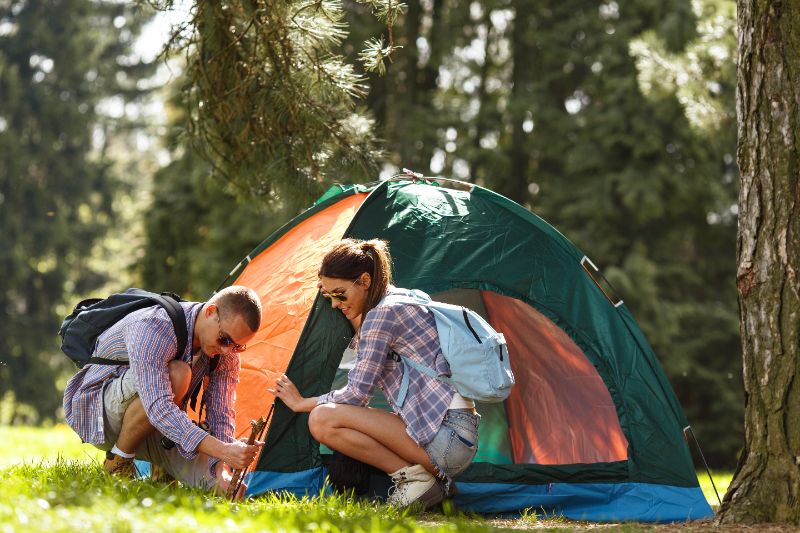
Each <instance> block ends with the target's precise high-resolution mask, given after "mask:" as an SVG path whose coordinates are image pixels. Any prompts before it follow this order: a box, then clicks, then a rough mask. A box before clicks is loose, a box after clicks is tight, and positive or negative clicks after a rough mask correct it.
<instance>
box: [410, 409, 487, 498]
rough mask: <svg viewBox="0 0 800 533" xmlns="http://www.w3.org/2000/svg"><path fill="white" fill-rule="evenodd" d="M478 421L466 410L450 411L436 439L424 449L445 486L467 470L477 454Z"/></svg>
mask: <svg viewBox="0 0 800 533" xmlns="http://www.w3.org/2000/svg"><path fill="white" fill-rule="evenodd" d="M480 418H481V417H480V415H477V414H473V413H472V412H471V411H468V410H464V409H450V410H448V411H447V413H446V414H445V415H444V420H442V426H441V427H440V428H439V431H438V432H437V433H436V436H435V437H433V440H432V441H430V442H429V443H428V444H426V445H425V446H424V447H425V451H426V452H428V457H429V458H430V460H431V463H433V465H434V466H436V467H437V468H438V470H439V472H440V473H441V474H442V477H444V478H446V481H447V482H448V486H449V482H450V480H451V478H452V477H453V476H457V475H458V474H460V473H461V472H463V471H464V470H466V469H467V467H468V466H469V465H470V463H472V459H474V458H475V454H476V453H477V452H478V422H479V421H480Z"/></svg>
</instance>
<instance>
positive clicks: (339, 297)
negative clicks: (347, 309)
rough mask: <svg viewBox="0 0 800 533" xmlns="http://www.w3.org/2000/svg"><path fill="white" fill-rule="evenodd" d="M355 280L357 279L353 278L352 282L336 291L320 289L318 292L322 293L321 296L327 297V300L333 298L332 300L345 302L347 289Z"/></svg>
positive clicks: (351, 286)
mask: <svg viewBox="0 0 800 533" xmlns="http://www.w3.org/2000/svg"><path fill="white" fill-rule="evenodd" d="M357 281H358V279H354V280H353V283H352V284H351V285H350V286H349V287H347V288H346V289H345V290H343V291H336V292H325V291H320V293H321V294H322V297H323V298H327V299H328V300H331V299H333V300H336V301H337V302H346V301H347V291H349V290H350V289H351V288H353V285H355V284H356V282H357Z"/></svg>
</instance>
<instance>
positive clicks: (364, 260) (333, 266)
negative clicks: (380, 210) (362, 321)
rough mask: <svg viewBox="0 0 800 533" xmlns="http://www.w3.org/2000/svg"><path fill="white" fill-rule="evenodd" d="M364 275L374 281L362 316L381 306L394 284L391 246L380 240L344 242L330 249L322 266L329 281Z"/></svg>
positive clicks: (368, 292) (343, 240) (323, 272)
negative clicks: (390, 286) (366, 274)
mask: <svg viewBox="0 0 800 533" xmlns="http://www.w3.org/2000/svg"><path fill="white" fill-rule="evenodd" d="M364 272H366V273H368V274H369V275H370V277H371V278H372V282H371V283H370V286H369V289H368V290H367V301H366V303H365V305H364V314H363V315H362V317H363V316H364V315H366V314H367V312H368V311H369V310H370V309H372V308H374V307H375V306H376V305H378V302H380V301H381V298H383V297H384V296H385V295H386V291H387V290H389V285H390V284H391V283H392V256H391V255H390V254H389V243H387V242H386V241H384V240H381V239H370V240H368V241H362V240H359V239H342V240H341V241H339V242H338V243H336V244H335V245H334V246H333V247H332V248H331V249H330V250H328V253H326V254H325V257H324V258H323V259H322V265H321V266H320V267H319V275H320V276H325V277H326V278H337V279H358V277H359V276H361V274H363V273H364Z"/></svg>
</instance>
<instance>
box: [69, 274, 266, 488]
mask: <svg viewBox="0 0 800 533" xmlns="http://www.w3.org/2000/svg"><path fill="white" fill-rule="evenodd" d="M180 305H181V306H182V307H183V310H184V312H185V314H186V326H187V331H188V338H187V343H186V344H187V347H186V350H185V351H184V353H182V354H179V355H178V356H177V357H176V353H175V352H176V350H177V346H178V342H177V339H176V338H175V330H174V327H173V324H172V321H171V320H170V318H169V316H168V315H167V312H166V310H164V309H163V308H162V307H160V306H155V307H148V308H145V309H141V310H139V311H134V312H133V313H131V314H129V315H127V316H126V317H124V318H123V319H122V320H120V321H119V322H117V323H116V324H114V325H113V326H111V327H110V328H109V329H108V330H106V331H104V332H103V333H102V334H101V335H100V337H99V338H98V340H97V345H96V348H95V350H94V352H93V354H92V355H93V356H95V357H101V358H106V359H114V360H122V361H125V360H127V361H128V362H129V364H128V365H120V366H117V365H97V364H88V365H86V366H84V367H83V368H82V369H81V370H80V371H79V372H78V373H77V374H76V375H75V376H73V377H72V378H71V379H70V380H69V382H68V383H67V387H66V389H65V391H64V415H65V417H66V419H67V422H68V423H69V425H70V426H72V428H73V429H74V430H75V432H76V433H78V435H79V436H80V437H81V439H82V440H83V441H84V442H88V443H90V444H93V445H95V446H96V447H98V448H100V449H102V450H106V460H105V462H104V463H103V468H104V469H105V470H106V471H107V472H110V473H112V474H117V475H122V476H126V477H133V475H134V464H133V460H134V457H136V458H139V459H145V460H148V461H150V462H151V463H152V464H155V465H158V466H159V467H160V468H162V469H163V470H164V471H165V472H166V473H167V474H169V475H171V476H172V477H173V478H175V479H178V480H180V481H182V482H184V483H186V484H188V485H191V486H199V487H204V488H206V489H209V490H210V489H216V490H217V492H219V493H222V494H224V493H225V492H227V488H228V485H229V483H230V479H231V472H232V469H237V468H244V467H246V466H247V465H249V464H250V463H251V462H252V461H253V459H254V458H255V456H256V454H257V453H258V450H259V447H260V445H261V443H258V444H256V445H252V446H248V445H246V444H245V443H243V442H240V441H237V440H235V439H234V435H233V432H234V412H233V401H234V398H235V387H236V384H237V383H238V381H239V368H240V361H239V353H240V352H242V351H244V350H245V349H246V345H247V343H248V342H249V341H251V340H252V339H253V337H254V336H255V332H256V331H258V328H259V326H260V323H261V302H260V300H259V298H258V296H257V295H256V293H255V292H253V291H252V290H251V289H249V288H247V287H242V286H232V287H228V288H226V289H223V290H222V291H220V292H218V293H217V294H215V295H214V296H213V297H212V298H211V300H209V301H208V302H205V303H200V302H181V303H180ZM189 341H191V342H189ZM213 357H218V358H219V362H218V364H217V366H216V368H215V369H214V370H213V371H212V372H209V368H210V366H209V365H210V359H211V358H213ZM205 376H209V379H208V384H207V387H206V389H205V393H204V394H205V401H206V413H207V422H208V424H209V426H210V433H209V432H206V431H204V430H203V429H201V428H200V427H198V426H197V425H196V424H195V423H193V422H192V421H191V420H190V419H189V417H188V415H187V414H186V404H187V398H186V396H187V395H188V394H187V393H188V391H192V390H194V388H195V386H196V385H197V384H198V383H199V382H200V381H201V380H203V378H204V377H205ZM162 437H167V439H169V441H171V442H172V443H174V444H175V445H174V446H171V443H170V442H168V441H167V439H162ZM162 443H163V444H162ZM240 495H241V493H240Z"/></svg>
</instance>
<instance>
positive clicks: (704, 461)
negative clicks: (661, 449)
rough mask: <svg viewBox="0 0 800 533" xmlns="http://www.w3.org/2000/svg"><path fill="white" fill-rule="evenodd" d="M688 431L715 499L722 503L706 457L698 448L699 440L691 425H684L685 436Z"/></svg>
mask: <svg viewBox="0 0 800 533" xmlns="http://www.w3.org/2000/svg"><path fill="white" fill-rule="evenodd" d="M687 431H688V432H689V433H690V434H691V435H692V439H694V445H695V446H697V451H698V452H700V458H701V459H702V460H703V465H704V466H705V467H706V473H707V474H708V479H710V480H711V487H712V488H713V489H714V494H716V495H717V501H718V502H719V504H720V505H722V500H721V499H720V497H719V492H717V486H716V485H715V484H714V478H713V477H711V470H710V469H709V468H708V463H707V462H706V458H705V456H704V455H703V450H702V449H700V442H699V441H698V440H697V437H695V435H694V431H692V426H686V427H685V428H683V435H684V436H686V432H687Z"/></svg>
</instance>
